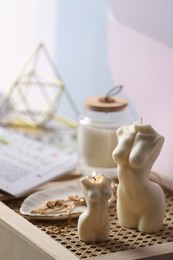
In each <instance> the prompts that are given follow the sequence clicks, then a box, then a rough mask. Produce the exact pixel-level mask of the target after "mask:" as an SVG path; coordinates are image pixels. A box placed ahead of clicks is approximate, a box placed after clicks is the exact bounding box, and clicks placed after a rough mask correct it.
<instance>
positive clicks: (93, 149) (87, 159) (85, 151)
mask: <svg viewBox="0 0 173 260" xmlns="http://www.w3.org/2000/svg"><path fill="white" fill-rule="evenodd" d="M81 122H82V120H81ZM116 145H117V136H116V130H115V129H114V128H113V129H111V128H110V129H109V128H108V129H107V128H103V127H97V126H94V127H93V126H92V125H85V127H83V125H82V123H81V124H80V125H79V126H78V151H79V157H80V158H81V160H82V159H83V161H84V162H82V163H83V164H86V165H88V166H92V167H100V168H106V167H115V162H114V161H113V160H112V151H113V149H114V148H115V146H116Z"/></svg>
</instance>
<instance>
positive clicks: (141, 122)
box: [140, 117, 143, 125]
mask: <svg viewBox="0 0 173 260" xmlns="http://www.w3.org/2000/svg"><path fill="white" fill-rule="evenodd" d="M140 121H141V125H142V124H143V122H142V117H141V118H140Z"/></svg>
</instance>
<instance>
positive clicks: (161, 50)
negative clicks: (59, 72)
mask: <svg viewBox="0 0 173 260" xmlns="http://www.w3.org/2000/svg"><path fill="white" fill-rule="evenodd" d="M108 46H109V61H110V67H111V73H112V78H113V81H114V83H115V84H117V83H118V84H119V83H121V84H123V85H124V92H125V93H126V94H127V95H128V96H129V98H130V99H131V100H133V102H134V105H135V107H136V110H137V113H138V115H139V118H140V117H142V118H143V122H147V123H150V124H151V125H152V126H153V128H155V130H157V131H158V132H159V133H160V134H162V135H163V136H165V144H164V147H163V149H162V151H161V154H160V156H159V158H158V160H157V162H156V164H155V166H156V168H157V169H159V171H161V172H163V173H164V174H168V175H172V176H173V124H172V112H173V49H172V48H171V47H168V45H165V44H163V43H161V42H159V41H157V40H155V39H153V38H150V37H149V36H147V35H146V34H143V33H141V32H139V31H137V30H135V29H133V28H131V27H128V26H126V25H124V24H122V23H121V22H119V21H118V20H117V19H116V18H115V17H113V16H112V15H109V19H108Z"/></svg>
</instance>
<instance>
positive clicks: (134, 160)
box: [129, 131, 164, 168]
mask: <svg viewBox="0 0 173 260" xmlns="http://www.w3.org/2000/svg"><path fill="white" fill-rule="evenodd" d="M163 143H164V137H163V136H161V135H159V134H158V133H156V132H155V133H146V134H145V133H141V132H140V131H139V132H138V133H137V134H136V137H135V140H134V143H133V147H132V150H131V152H130V155H129V165H130V166H131V167H133V168H141V167H144V166H145V165H146V164H147V165H148V167H149V166H150V167H152V166H153V163H154V161H155V160H156V158H157V157H158V155H159V153H160V150H161V148H162V145H163Z"/></svg>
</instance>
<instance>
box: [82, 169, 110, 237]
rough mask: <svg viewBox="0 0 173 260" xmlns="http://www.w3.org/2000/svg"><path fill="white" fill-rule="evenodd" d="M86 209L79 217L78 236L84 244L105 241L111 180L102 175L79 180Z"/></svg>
mask: <svg viewBox="0 0 173 260" xmlns="http://www.w3.org/2000/svg"><path fill="white" fill-rule="evenodd" d="M80 182H81V188H82V190H83V193H84V197H85V200H86V204H87V209H86V210H85V211H84V212H83V213H82V214H81V215H80V216H79V220H78V234H79V238H80V240H82V241H85V242H96V241H105V240H107V239H108V237H109V232H110V220H109V212H108V200H109V199H110V198H111V196H112V192H111V179H110V178H108V177H105V176H104V175H102V174H99V175H96V176H93V177H92V178H91V177H88V176H85V177H83V178H81V179H80Z"/></svg>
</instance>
